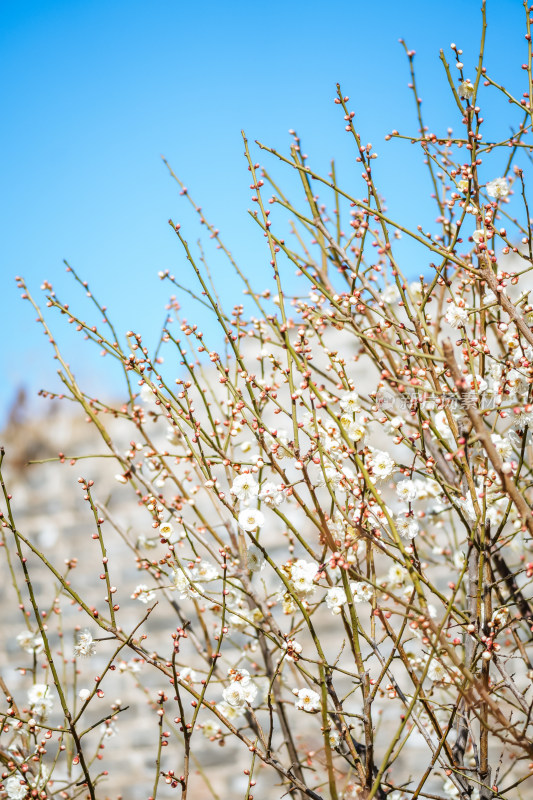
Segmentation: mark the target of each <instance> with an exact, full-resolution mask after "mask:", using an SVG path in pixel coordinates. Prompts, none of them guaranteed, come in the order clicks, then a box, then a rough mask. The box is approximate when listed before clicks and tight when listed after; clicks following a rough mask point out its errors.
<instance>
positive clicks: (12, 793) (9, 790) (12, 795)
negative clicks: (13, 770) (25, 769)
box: [4, 775, 29, 800]
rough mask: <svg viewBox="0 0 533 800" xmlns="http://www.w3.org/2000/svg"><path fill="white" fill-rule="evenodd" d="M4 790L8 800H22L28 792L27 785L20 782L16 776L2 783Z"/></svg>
mask: <svg viewBox="0 0 533 800" xmlns="http://www.w3.org/2000/svg"><path fill="white" fill-rule="evenodd" d="M4 788H5V792H6V794H7V796H8V797H9V800H24V798H25V797H26V795H27V794H28V791H29V787H28V784H27V783H25V782H24V781H22V782H21V779H20V777H18V776H17V775H12V776H11V777H10V778H8V779H7V780H6V781H4Z"/></svg>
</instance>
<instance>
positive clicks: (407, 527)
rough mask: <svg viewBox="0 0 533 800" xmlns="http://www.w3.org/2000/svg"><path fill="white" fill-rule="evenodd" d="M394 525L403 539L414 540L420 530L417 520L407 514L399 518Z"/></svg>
mask: <svg viewBox="0 0 533 800" xmlns="http://www.w3.org/2000/svg"><path fill="white" fill-rule="evenodd" d="M394 524H395V526H396V530H397V531H398V534H399V536H401V537H402V539H414V538H415V536H416V535H417V534H418V531H419V530H420V529H419V527H418V523H417V522H416V520H414V519H413V518H412V517H409V516H407V515H406V514H404V515H399V516H397V517H396V518H395V520H394Z"/></svg>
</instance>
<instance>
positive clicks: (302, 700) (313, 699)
mask: <svg viewBox="0 0 533 800" xmlns="http://www.w3.org/2000/svg"><path fill="white" fill-rule="evenodd" d="M293 691H294V693H295V694H296V696H297V698H298V699H297V701H296V703H295V705H296V708H299V709H300V710H301V711H318V710H319V709H320V695H318V694H317V693H316V692H314V691H313V690H312V689H300V690H299V691H297V690H296V689H294V690H293Z"/></svg>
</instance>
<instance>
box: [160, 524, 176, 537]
mask: <svg viewBox="0 0 533 800" xmlns="http://www.w3.org/2000/svg"><path fill="white" fill-rule="evenodd" d="M158 532H159V535H160V536H162V537H163V539H170V537H171V536H172V534H173V533H174V527H173V526H172V525H171V523H170V522H162V523H161V525H160V526H159V531H158Z"/></svg>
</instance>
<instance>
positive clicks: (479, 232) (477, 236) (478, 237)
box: [472, 228, 485, 244]
mask: <svg viewBox="0 0 533 800" xmlns="http://www.w3.org/2000/svg"><path fill="white" fill-rule="evenodd" d="M472 239H473V240H474V242H475V243H476V244H480V243H481V242H482V241H484V239H485V231H484V230H483V229H482V228H476V230H475V231H474V233H473V234H472Z"/></svg>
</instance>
